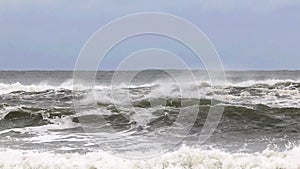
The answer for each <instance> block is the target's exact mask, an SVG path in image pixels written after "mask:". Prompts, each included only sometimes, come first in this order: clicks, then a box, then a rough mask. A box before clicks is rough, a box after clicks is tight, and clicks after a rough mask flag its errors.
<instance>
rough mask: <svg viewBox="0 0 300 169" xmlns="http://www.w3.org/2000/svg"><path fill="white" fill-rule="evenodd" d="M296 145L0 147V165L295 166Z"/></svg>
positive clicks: (298, 163) (102, 168)
mask: <svg viewBox="0 0 300 169" xmlns="http://www.w3.org/2000/svg"><path fill="white" fill-rule="evenodd" d="M299 154H300V148H299V147H298V148H294V149H292V150H289V151H285V152H276V151H271V150H265V151H264V152H262V153H253V154H247V153H227V152H223V151H220V150H200V149H196V148H188V147H184V148H181V149H180V150H177V151H175V152H170V153H166V154H164V155H162V156H160V157H156V158H153V159H146V160H130V159H122V158H120V157H116V156H113V155H111V154H108V153H105V152H91V153H87V154H83V155H82V154H77V153H75V154H55V153H50V152H32V151H19V150H5V151H4V150H2V151H0V168H3V169H14V168H16V169H19V168H24V169H31V168H43V169H60V168H62V169H73V168H80V169H91V168H94V169H96V168H97V169H217V168H220V169H243V168H245V169H246V168H247V169H275V168H281V169H299V168H300V160H299Z"/></svg>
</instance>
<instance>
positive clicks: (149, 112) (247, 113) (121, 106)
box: [0, 71, 300, 169]
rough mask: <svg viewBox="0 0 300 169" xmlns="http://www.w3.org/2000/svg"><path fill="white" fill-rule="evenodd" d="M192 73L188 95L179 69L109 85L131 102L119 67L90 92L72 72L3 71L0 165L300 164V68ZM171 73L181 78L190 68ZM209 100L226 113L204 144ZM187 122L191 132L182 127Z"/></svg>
mask: <svg viewBox="0 0 300 169" xmlns="http://www.w3.org/2000/svg"><path fill="white" fill-rule="evenodd" d="M122 73H124V74H126V72H122ZM194 73H195V74H196V75H197V83H196V84H194V83H191V82H189V81H186V84H185V85H184V88H185V89H184V90H185V91H187V92H188V94H187V95H185V97H182V96H181V95H180V91H181V89H180V88H179V86H178V85H177V84H176V83H175V81H174V77H170V76H169V75H167V74H166V73H163V72H162V71H143V72H141V73H139V74H138V75H137V76H136V77H135V78H134V80H133V81H132V84H131V85H130V86H126V85H124V84H122V83H120V84H119V85H115V86H113V93H114V95H115V96H116V95H117V96H118V95H124V94H128V95H129V100H130V103H128V102H126V101H122V99H121V100H118V99H117V98H115V97H113V96H112V90H111V89H112V87H111V85H110V82H111V78H112V75H113V72H98V74H97V78H96V84H95V88H94V89H95V91H93V90H92V88H90V87H88V86H84V85H82V86H79V87H77V88H76V90H74V89H73V86H72V72H39V71H36V72H34V71H32V72H16V71H2V72H0V149H1V152H0V154H1V157H0V168H13V167H16V168H18V166H19V167H20V166H22V167H21V168H41V167H44V168H93V167H95V168H106V169H109V168H120V166H122V167H121V168H197V169H198V168H255V167H257V168H300V160H299V158H298V156H299V155H300V151H299V138H300V134H299V132H300V72H299V71H274V72H260V71H256V72H253V71H252V72H226V78H227V82H226V85H224V86H218V85H211V84H210V81H209V78H208V76H207V75H206V73H205V72H202V71H198V72H196V71H195V72H194ZM173 75H175V76H176V77H175V78H181V79H184V78H185V72H184V71H173ZM196 90H197V91H198V92H199V97H194V95H193V93H194V92H195V91H196ZM189 92H190V94H189ZM94 98H95V101H96V102H94ZM212 99H213V100H212ZM212 101H214V102H217V105H222V106H224V107H225V109H224V113H223V116H222V118H221V121H220V123H219V125H218V127H217V129H216V130H215V131H214V133H213V135H212V136H211V137H210V138H209V139H208V140H207V141H206V142H205V143H204V144H201V145H199V144H197V143H198V139H199V133H200V131H201V129H202V128H203V125H204V124H205V120H206V118H207V115H208V111H209V109H210V108H211V107H212V106H211V102H212ZM183 103H184V104H183ZM74 104H75V106H76V109H75V108H74ZM195 108H196V109H197V112H198V114H192V113H191V112H192V110H194V109H195ZM180 111H183V112H184V116H183V119H184V120H183V121H181V122H182V123H178V122H177V121H176V119H177V118H178V117H179V114H180ZM103 119H104V120H105V121H103ZM191 122H193V123H191ZM185 127H187V128H188V127H190V130H188V134H187V135H186V134H185V133H181V132H180V131H182V130H183V129H185ZM111 129H113V132H114V133H112V130H111ZM174 131H175V132H174ZM175 140H180V141H179V142H178V144H176V146H175V147H174V146H173V143H174V142H175ZM182 147H183V148H182ZM104 150H106V151H110V150H112V153H116V152H118V153H125V154H126V153H128V152H131V153H132V152H134V153H135V154H134V155H135V156H134V157H138V155H137V154H138V153H141V152H142V153H145V152H146V153H147V152H158V153H164V150H168V152H166V153H165V154H164V155H163V156H162V157H161V158H160V157H156V158H153V159H147V160H143V161H132V160H129V159H126V160H121V159H120V158H119V157H115V156H113V155H112V154H108V153H105V152H104ZM149 155H154V154H151V153H150V154H149ZM40 157H43V158H45V159H41V158H40ZM15 159H17V160H15ZM37 159H39V160H37ZM48 160H50V162H48ZM113 160H117V161H119V164H118V165H117V164H115V163H112V162H111V161H113ZM53 161H55V162H53Z"/></svg>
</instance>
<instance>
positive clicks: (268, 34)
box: [0, 0, 300, 70]
mask: <svg viewBox="0 0 300 169" xmlns="http://www.w3.org/2000/svg"><path fill="white" fill-rule="evenodd" d="M137 12H165V13H170V14H173V15H177V16H179V17H182V18H185V19H187V20H189V21H190V22H192V23H193V24H195V25H196V26H198V27H199V28H200V29H201V30H202V31H203V32H204V33H205V34H206V35H207V36H208V38H209V39H210V40H211V41H212V42H213V44H214V45H215V47H216V49H217V51H218V53H219V54H220V58H221V60H222V62H223V64H224V67H225V68H226V69H238V70H240V69H243V70H245V69H256V70H257V69H259V70H261V69H264V70H265V69H281V70H282V69H284V70H287V69H300V1H299V0H263V1H262V0H189V1H183V0H181V1H179V0H172V1H163V0H152V1H138V0H130V1H129V0H127V1H120V0H119V1H117V0H105V1H104V0H91V1H78V0H73V1H67V0H43V1H41V0H26V1H23V0H19V1H18V0H2V1H0V69H1V70H3V69H6V70H7V69H17V70H25V69H26V70H28V69H29V70H37V69H39V70H45V69H47V70H49V69H50V70H59V69H73V68H74V65H75V62H76V58H77V56H78V54H79V51H80V49H81V48H82V46H83V45H84V43H85V42H86V40H87V39H88V38H89V37H90V36H91V35H92V34H93V33H94V32H95V31H96V30H98V29H99V28H100V27H101V26H103V25H105V24H107V23H109V22H110V21H112V20H114V19H117V18H119V17H122V16H124V15H129V14H133V13H137ZM153 39H154V40H153ZM155 39H157V37H155V38H153V37H152V38H149V37H144V39H138V38H137V39H135V40H134V42H128V44H131V45H128V44H127V45H123V47H122V46H121V47H120V48H119V50H118V51H114V52H112V54H110V56H109V57H107V58H106V64H104V66H103V68H104V69H113V68H114V65H116V64H117V62H118V59H119V58H118V57H119V56H120V55H121V54H124V53H126V52H127V53H128V51H130V50H128V48H130V47H128V46H132V45H134V44H141V42H140V41H142V42H145V43H144V46H143V47H147V44H148V43H149V42H151V41H152V42H156V40H155ZM138 40H140V41H138ZM147 40H148V41H147ZM146 41H147V42H146ZM163 41H164V40H160V42H162V43H163ZM142 44H143V43H142ZM168 44H169V43H168ZM170 44H172V43H170ZM125 47H126V48H125ZM169 47H170V46H169ZM171 47H172V46H171ZM173 47H174V48H176V49H177V50H181V51H179V53H180V52H181V54H182V55H181V57H187V58H183V59H185V60H187V62H188V64H189V65H191V67H193V66H194V67H197V65H198V64H196V63H194V61H193V60H192V59H191V60H189V59H188V55H189V53H188V52H185V50H184V49H181V48H179V47H178V44H175V43H173ZM167 48H168V47H167Z"/></svg>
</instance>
